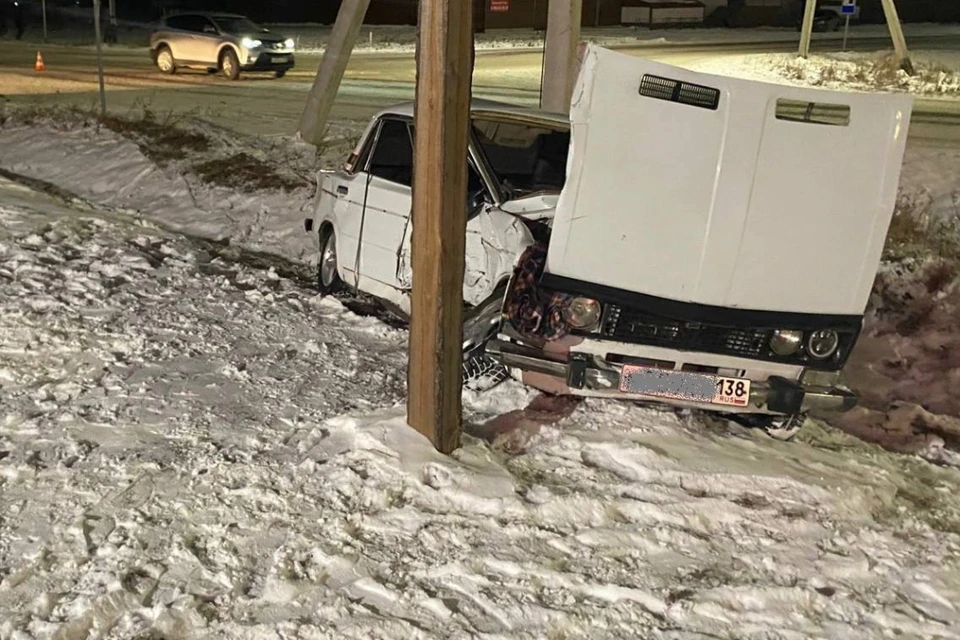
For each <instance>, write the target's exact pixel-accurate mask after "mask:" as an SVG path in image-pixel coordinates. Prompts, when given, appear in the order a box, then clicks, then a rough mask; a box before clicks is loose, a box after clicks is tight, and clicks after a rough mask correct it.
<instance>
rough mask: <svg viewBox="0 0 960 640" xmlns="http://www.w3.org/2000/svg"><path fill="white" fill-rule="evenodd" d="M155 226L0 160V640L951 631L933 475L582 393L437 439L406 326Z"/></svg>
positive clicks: (951, 582)
mask: <svg viewBox="0 0 960 640" xmlns="http://www.w3.org/2000/svg"><path fill="white" fill-rule="evenodd" d="M0 148H3V149H4V150H5V151H6V149H8V148H9V147H6V146H3V145H2V143H0ZM152 215H156V211H153V212H150V211H148V212H145V214H144V215H143V216H141V215H136V214H133V213H131V212H129V211H122V210H115V209H110V208H104V207H89V206H86V205H84V204H82V203H79V202H76V201H70V200H69V199H67V200H63V199H54V198H52V197H49V196H46V195H43V194H40V193H37V192H35V191H31V190H29V189H26V188H24V187H21V186H19V185H17V184H13V183H10V182H9V181H6V180H0V398H2V401H0V638H2V639H3V640H25V639H27V638H57V639H79V638H115V639H119V638H183V639H188V638H245V639H255V640H260V639H267V638H278V639H279V638H374V637H375V638H404V639H406V638H421V637H453V638H467V637H484V638H508V637H509V638H523V637H529V638H534V637H536V638H543V637H546V638H581V637H588V636H589V637H591V638H637V637H642V638H717V637H735V638H796V639H801V638H803V639H805V638H840V637H843V638H878V637H909V638H958V637H960V612H958V609H957V605H956V603H957V602H958V601H960V571H958V556H960V497H958V494H957V493H956V491H955V488H956V486H957V483H958V482H960V473H958V472H957V471H956V470H951V469H942V468H937V467H933V466H931V465H928V464H927V463H924V462H922V461H920V460H917V459H915V458H908V457H902V456H894V455H891V454H887V453H884V452H881V451H879V450H877V449H874V448H871V447H867V446H865V445H862V444H858V443H857V442H856V441H854V440H852V439H851V438H848V437H845V436H843V435H840V434H837V433H836V432H832V431H829V430H825V429H824V428H822V427H820V426H818V425H817V424H816V423H810V424H808V426H807V427H805V429H804V430H803V431H802V432H801V434H800V439H799V441H797V442H793V443H780V442H776V441H773V440H770V439H768V438H766V437H765V436H763V435H762V434H758V433H755V432H746V431H742V430H739V429H735V428H733V427H730V426H729V425H724V424H720V423H712V422H705V421H703V420H702V419H700V418H698V417H697V416H695V415H690V414H686V413H676V412H673V411H670V410H659V409H656V408H649V407H647V408H644V407H637V406H628V405H622V404H616V403H609V402H593V401H591V402H585V403H582V404H580V405H579V406H578V407H577V408H576V409H575V410H574V411H573V413H572V414H571V415H569V416H568V417H566V418H563V419H562V420H561V421H560V422H558V423H557V424H555V425H554V426H553V427H552V428H541V429H539V431H538V432H537V433H536V434H534V435H533V436H532V437H529V434H528V437H527V438H524V439H521V440H519V441H513V442H512V443H505V444H501V443H496V442H495V443H494V444H490V443H488V442H487V441H485V440H483V439H479V438H474V437H471V436H469V435H468V436H466V437H465V439H464V446H463V447H462V449H460V450H459V451H458V452H457V453H456V455H454V456H453V457H451V458H446V457H443V456H440V455H439V454H437V453H435V452H434V451H433V450H432V448H431V447H430V446H429V444H428V443H427V442H426V440H425V439H423V438H422V437H421V436H419V435H418V434H416V433H415V432H413V431H412V430H410V429H409V428H407V427H406V426H405V425H404V423H403V422H404V421H403V416H404V407H403V404H402V402H403V398H404V396H405V374H404V369H405V347H406V344H405V343H406V333H405V332H404V331H403V330H399V329H393V328H390V327H388V326H386V325H384V324H382V323H381V322H379V321H377V320H375V319H373V318H368V317H359V316H356V315H354V314H352V313H351V312H349V311H347V310H346V309H345V308H344V307H343V306H342V305H341V304H340V303H339V302H338V301H336V300H333V299H329V298H326V299H324V298H320V297H318V296H316V295H315V293H314V292H313V291H312V290H310V289H307V288H303V287H302V286H301V284H300V283H299V282H297V281H292V280H288V279H286V278H283V277H281V276H279V275H277V273H276V272H275V271H271V270H259V269H255V268H251V267H250V266H248V265H247V264H245V262H244V260H243V256H242V254H241V255H240V258H241V259H240V261H239V262H228V261H225V260H224V259H222V258H217V257H215V255H216V251H215V247H212V246H211V245H209V244H207V243H204V242H199V241H197V240H192V239H190V238H188V237H185V236H182V235H179V234H177V233H173V232H170V231H167V230H164V229H161V228H160V227H158V226H156V225H154V224H152V223H151V222H149V221H148V220H147V219H145V218H146V217H148V216H152ZM529 400H530V394H529V392H527V391H526V390H524V389H523V388H521V387H519V386H518V385H515V384H505V385H502V386H500V387H498V388H496V389H494V390H493V391H490V392H488V393H486V394H483V395H473V394H470V393H468V394H467V395H466V397H465V405H466V422H467V431H468V433H474V434H482V433H485V432H486V430H485V429H484V424H485V423H486V422H487V420H489V419H490V418H492V417H494V416H498V415H501V414H503V413H504V412H506V411H510V410H519V409H522V408H523V407H524V406H525V405H526V404H527V403H528V401H529Z"/></svg>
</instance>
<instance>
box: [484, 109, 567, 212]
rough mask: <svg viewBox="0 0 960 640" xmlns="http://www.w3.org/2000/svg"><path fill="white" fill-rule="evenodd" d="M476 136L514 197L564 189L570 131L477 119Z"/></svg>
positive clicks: (502, 184) (496, 175)
mask: <svg viewBox="0 0 960 640" xmlns="http://www.w3.org/2000/svg"><path fill="white" fill-rule="evenodd" d="M473 132H474V135H476V137H477V141H478V142H479V143H480V146H481V147H482V149H483V154H484V155H485V156H486V159H487V162H488V164H489V165H490V168H491V169H492V170H493V173H494V175H495V177H496V178H497V181H498V182H499V183H500V186H501V188H502V189H503V191H505V192H506V193H507V194H509V195H510V196H512V197H516V196H518V195H523V194H529V193H534V192H537V191H550V192H557V191H560V190H561V189H562V188H563V183H564V181H565V180H566V169H567V153H568V152H569V150H570V132H569V131H567V130H564V129H551V128H547V126H545V125H529V124H523V123H517V122H504V121H497V120H492V119H485V118H475V119H474V121H473Z"/></svg>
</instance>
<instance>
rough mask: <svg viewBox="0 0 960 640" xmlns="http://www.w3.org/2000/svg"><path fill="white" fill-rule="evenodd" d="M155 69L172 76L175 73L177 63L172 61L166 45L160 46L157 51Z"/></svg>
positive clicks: (170, 52)
mask: <svg viewBox="0 0 960 640" xmlns="http://www.w3.org/2000/svg"><path fill="white" fill-rule="evenodd" d="M157 68H158V69H160V71H161V72H162V73H169V74H173V73H176V72H177V61H176V60H174V59H173V51H171V50H170V47H168V46H167V45H162V46H161V47H160V48H159V49H157Z"/></svg>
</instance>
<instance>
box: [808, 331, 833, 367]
mask: <svg viewBox="0 0 960 640" xmlns="http://www.w3.org/2000/svg"><path fill="white" fill-rule="evenodd" d="M839 346H840V336H839V335H837V332H836V331H832V330H829V329H827V330H824V331H814V332H813V333H811V334H810V337H808V338H807V353H809V354H810V356H811V357H812V358H816V359H817V360H826V359H827V358H829V357H830V356H832V355H833V354H835V353H836V352H837V348H838V347H839Z"/></svg>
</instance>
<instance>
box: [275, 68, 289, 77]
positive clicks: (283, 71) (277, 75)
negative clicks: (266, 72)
mask: <svg viewBox="0 0 960 640" xmlns="http://www.w3.org/2000/svg"><path fill="white" fill-rule="evenodd" d="M285 75H287V70H286V69H283V70H281V71H276V72H274V74H273V76H274V77H275V78H277V79H278V80H279V79H280V78H282V77H283V76H285Z"/></svg>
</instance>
